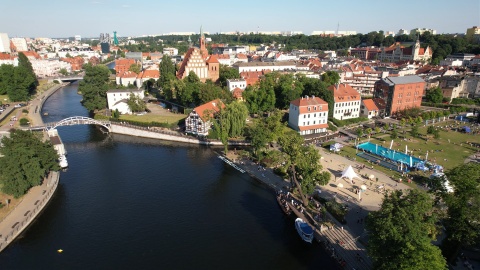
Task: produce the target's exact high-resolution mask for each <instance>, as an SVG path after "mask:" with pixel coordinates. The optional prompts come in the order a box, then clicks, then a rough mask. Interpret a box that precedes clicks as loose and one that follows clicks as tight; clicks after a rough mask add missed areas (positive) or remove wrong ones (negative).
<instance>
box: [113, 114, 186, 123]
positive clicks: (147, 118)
mask: <svg viewBox="0 0 480 270" xmlns="http://www.w3.org/2000/svg"><path fill="white" fill-rule="evenodd" d="M185 118H187V115H185V114H171V115H156V114H151V113H147V114H145V115H121V116H120V120H122V119H123V120H130V121H138V122H144V123H150V122H157V123H167V124H177V123H178V122H179V121H180V120H182V119H185Z"/></svg>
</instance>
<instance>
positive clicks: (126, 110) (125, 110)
mask: <svg viewBox="0 0 480 270" xmlns="http://www.w3.org/2000/svg"><path fill="white" fill-rule="evenodd" d="M132 94H133V95H135V96H137V97H138V98H140V99H143V98H144V97H145V94H144V91H143V89H113V90H108V91H107V103H108V109H109V110H111V111H115V110H117V109H118V111H119V112H120V113H121V114H131V113H132V110H130V107H129V106H128V104H127V101H128V99H129V98H130V95H132Z"/></svg>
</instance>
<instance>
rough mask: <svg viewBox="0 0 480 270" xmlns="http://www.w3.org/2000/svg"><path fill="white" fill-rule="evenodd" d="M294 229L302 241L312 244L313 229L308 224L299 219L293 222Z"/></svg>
mask: <svg viewBox="0 0 480 270" xmlns="http://www.w3.org/2000/svg"><path fill="white" fill-rule="evenodd" d="M295 228H296V229H297V232H298V234H299V235H300V237H302V239H303V241H305V242H308V243H312V240H313V229H312V227H311V226H310V225H308V223H306V222H305V221H303V219H301V218H297V219H296V220H295Z"/></svg>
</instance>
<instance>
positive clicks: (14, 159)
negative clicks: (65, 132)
mask: <svg viewBox="0 0 480 270" xmlns="http://www.w3.org/2000/svg"><path fill="white" fill-rule="evenodd" d="M38 135H40V134H38ZM40 138H41V137H40V136H37V134H35V133H32V132H30V131H23V130H14V131H12V132H11V133H10V137H7V136H5V137H3V138H2V140H1V142H2V145H3V147H1V148H0V153H1V157H0V183H1V184H2V191H3V192H5V193H7V194H10V195H13V196H15V197H16V198H18V197H20V196H22V195H24V194H25V193H26V192H27V191H28V190H29V189H30V188H31V187H33V186H37V185H40V184H41V182H42V180H43V178H44V177H45V176H46V175H47V173H48V172H49V171H52V170H58V169H60V168H59V166H58V163H57V159H58V155H57V153H56V151H55V149H53V146H52V145H51V144H50V143H48V142H42V141H41V140H40Z"/></svg>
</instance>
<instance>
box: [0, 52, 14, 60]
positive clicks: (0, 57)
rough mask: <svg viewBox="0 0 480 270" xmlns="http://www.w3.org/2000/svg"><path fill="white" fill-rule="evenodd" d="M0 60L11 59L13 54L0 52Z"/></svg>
mask: <svg viewBox="0 0 480 270" xmlns="http://www.w3.org/2000/svg"><path fill="white" fill-rule="evenodd" d="M0 60H13V56H11V55H10V54H8V53H0Z"/></svg>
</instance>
